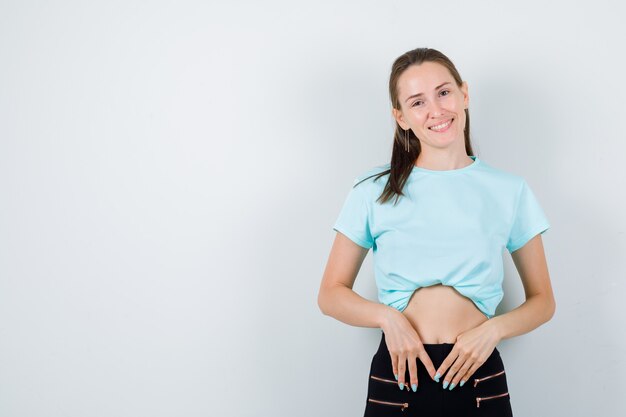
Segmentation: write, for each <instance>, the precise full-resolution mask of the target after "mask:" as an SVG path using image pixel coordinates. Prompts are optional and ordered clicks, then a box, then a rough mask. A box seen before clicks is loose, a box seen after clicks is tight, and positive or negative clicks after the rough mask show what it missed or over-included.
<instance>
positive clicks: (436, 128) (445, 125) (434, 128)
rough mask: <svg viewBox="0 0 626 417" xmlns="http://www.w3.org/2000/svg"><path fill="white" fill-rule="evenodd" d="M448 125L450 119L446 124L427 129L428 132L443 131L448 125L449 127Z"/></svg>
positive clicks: (450, 121)
mask: <svg viewBox="0 0 626 417" xmlns="http://www.w3.org/2000/svg"><path fill="white" fill-rule="evenodd" d="M450 123H452V119H450V120H448V121H447V122H445V123H442V124H440V125H437V126H431V127H429V129H430V130H441V129H445V128H446V127H448V125H449V124H450Z"/></svg>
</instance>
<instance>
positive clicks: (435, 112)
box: [429, 101, 444, 118]
mask: <svg viewBox="0 0 626 417" xmlns="http://www.w3.org/2000/svg"><path fill="white" fill-rule="evenodd" d="M431 103H432V104H431V106H430V109H429V110H430V115H431V116H432V117H433V118H436V117H438V116H441V115H442V114H443V113H444V112H443V111H442V110H441V106H440V105H439V103H438V102H436V101H434V102H431Z"/></svg>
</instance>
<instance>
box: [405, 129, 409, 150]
mask: <svg viewBox="0 0 626 417" xmlns="http://www.w3.org/2000/svg"><path fill="white" fill-rule="evenodd" d="M404 139H405V141H406V151H407V152H408V151H409V129H407V130H405V131H404Z"/></svg>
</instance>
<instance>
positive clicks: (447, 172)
mask: <svg viewBox="0 0 626 417" xmlns="http://www.w3.org/2000/svg"><path fill="white" fill-rule="evenodd" d="M469 157H470V158H472V159H473V160H474V162H472V163H471V164H469V165H467V166H464V167H463V168H458V169H443V170H435V169H426V168H422V167H418V166H416V165H413V171H411V173H412V174H417V173H421V174H429V175H456V174H460V173H463V172H467V171H469V170H471V169H473V168H474V167H476V166H477V165H478V164H480V159H479V158H478V157H477V156H474V155H469Z"/></svg>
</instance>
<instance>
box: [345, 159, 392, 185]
mask: <svg viewBox="0 0 626 417" xmlns="http://www.w3.org/2000/svg"><path fill="white" fill-rule="evenodd" d="M390 168H391V163H389V162H387V163H386V164H382V165H376V166H373V167H369V168H368V169H366V170H364V171H361V172H360V173H359V174H358V175H357V176H356V178H355V179H354V183H353V184H352V186H353V187H361V188H368V187H371V186H372V185H374V184H380V183H381V182H382V183H383V185H384V182H386V177H387V176H388V175H389V174H388V172H387V174H386V175H380V174H382V173H384V172H385V171H389V169H390ZM383 180H384V181H383Z"/></svg>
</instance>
